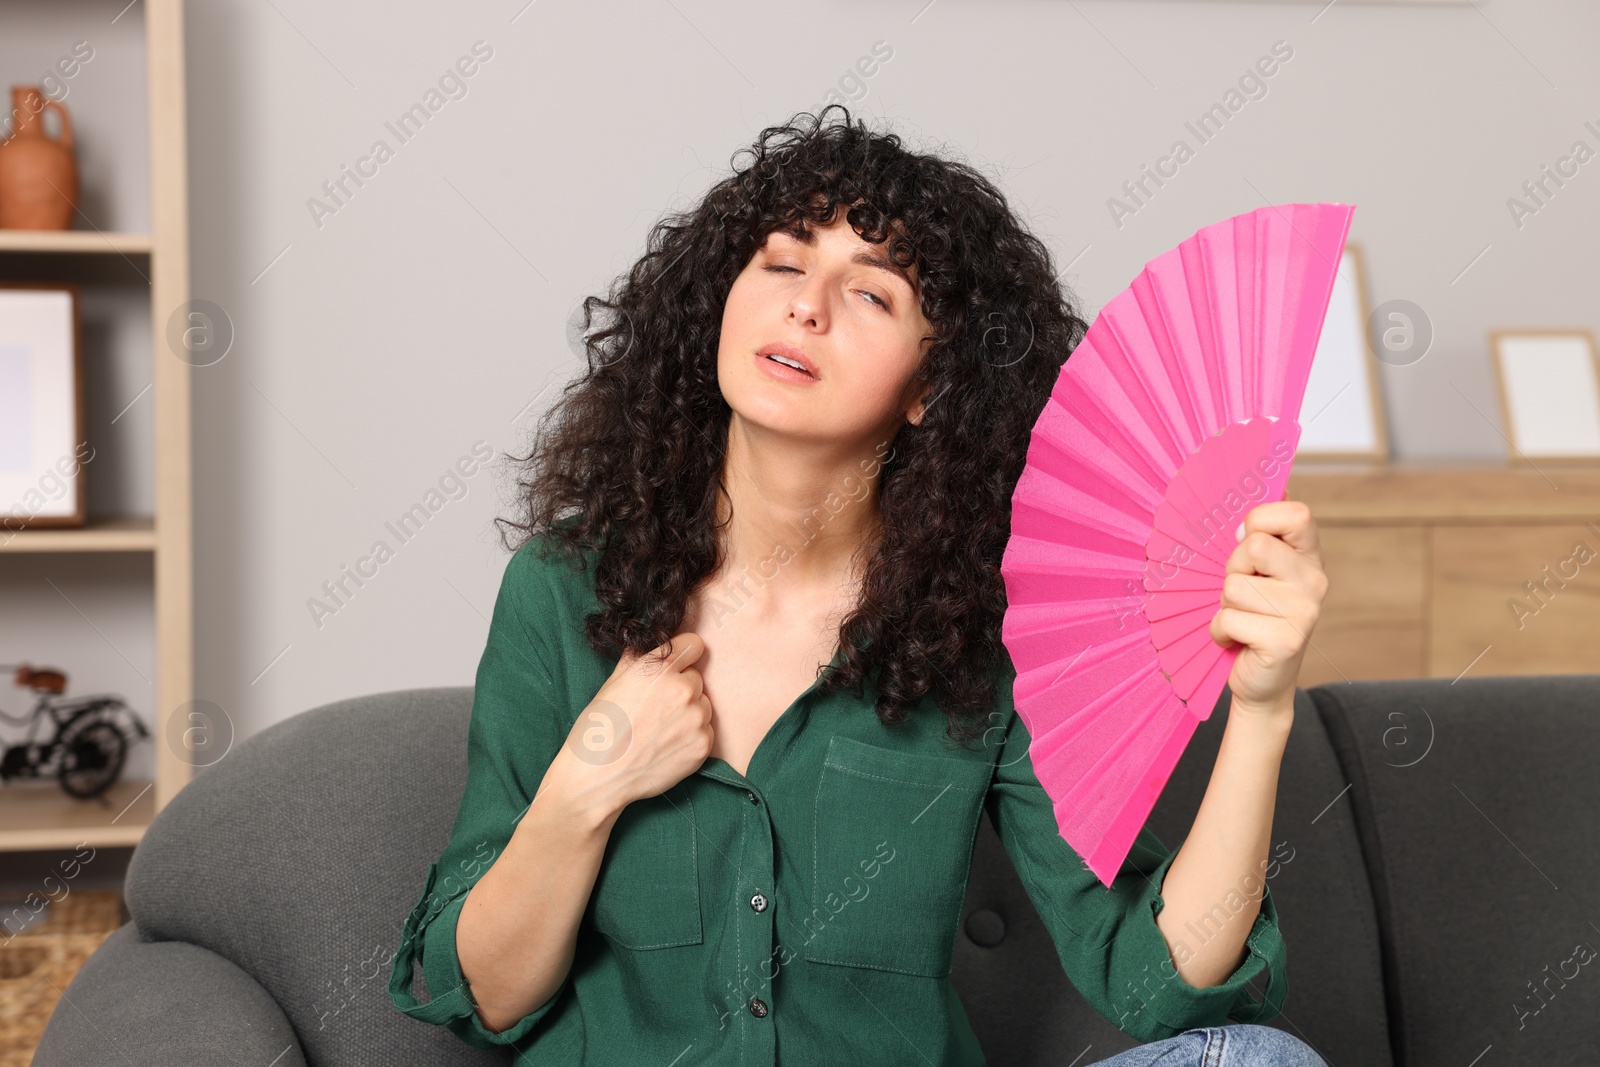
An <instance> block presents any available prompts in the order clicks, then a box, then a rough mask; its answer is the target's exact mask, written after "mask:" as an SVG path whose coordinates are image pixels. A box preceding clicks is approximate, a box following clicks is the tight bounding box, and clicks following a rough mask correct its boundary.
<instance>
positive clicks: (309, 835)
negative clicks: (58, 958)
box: [126, 686, 511, 1067]
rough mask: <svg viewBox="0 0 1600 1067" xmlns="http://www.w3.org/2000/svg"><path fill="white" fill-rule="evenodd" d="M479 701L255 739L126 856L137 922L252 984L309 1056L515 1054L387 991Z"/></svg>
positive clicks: (336, 720)
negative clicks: (224, 963)
mask: <svg viewBox="0 0 1600 1067" xmlns="http://www.w3.org/2000/svg"><path fill="white" fill-rule="evenodd" d="M471 710H472V687H471V686H456V687H448V688H436V689H414V690H406V691H398V692H391V693H377V694H372V695H368V696H362V697H357V698H353V699H350V700H342V701H338V702H336V703H333V704H327V705H324V706H322V707H319V708H314V709H312V710H310V711H307V712H304V713H302V714H300V715H296V716H294V717H293V718H290V719H286V720H284V721H282V722H279V723H276V724H274V725H272V726H270V727H268V728H267V729H265V730H262V731H261V732H260V733H258V734H255V735H253V736H251V737H249V738H247V739H246V740H245V741H243V742H242V743H241V744H239V745H237V746H236V747H235V748H234V749H233V750H232V751H231V752H229V753H228V754H227V755H225V756H224V757H223V758H222V759H221V760H219V761H218V762H217V763H216V764H214V765H212V766H210V767H206V768H204V769H202V770H200V771H199V772H198V773H197V774H196V775H195V777H194V779H193V780H192V781H191V782H190V783H189V784H188V785H187V786H185V787H184V789H183V790H182V791H181V792H179V794H178V796H177V797H176V798H174V799H173V801H172V802H171V803H169V804H168V805H167V806H166V807H165V808H163V809H162V810H161V812H160V813H159V814H158V815H157V816H156V818H155V821H154V822H153V823H152V825H151V827H150V829H149V830H148V831H147V832H146V833H145V836H144V840H143V841H142V842H141V843H140V845H139V848H138V849H137V850H136V851H135V852H134V855H133V859H132V861H131V862H130V864H129V866H128V877H127V887H126V898H127V903H128V910H129V912H130V914H131V915H132V916H133V920H134V921H135V922H136V923H137V924H138V926H139V928H140V930H141V931H142V933H143V934H144V936H145V937H146V938H147V939H150V940H156V941H187V942H190V943H191V944H194V945H198V946H201V947H203V948H206V949H209V950H210V951H211V952H213V953H215V954H217V955H218V956H221V957H222V958H223V959H225V960H228V961H230V962H231V963H233V964H234V965H236V966H237V967H238V968H239V969H241V970H243V971H244V972H245V973H247V974H249V975H250V976H251V977H253V978H254V979H255V980H256V981H257V982H258V983H260V985H261V986H262V987H264V988H265V989H266V990H267V992H268V993H270V994H271V995H272V997H273V999H275V1000H276V1001H277V1002H278V1004H279V1006H280V1007H281V1008H282V1009H283V1014H284V1015H285V1016H287V1017H288V1019H289V1022H290V1023H291V1024H292V1025H293V1026H294V1030H295V1033H296V1034H297V1035H298V1036H299V1038H300V1043H301V1046H302V1047H303V1049H304V1051H305V1058H306V1062H307V1063H309V1064H311V1065H312V1067H317V1065H319V1064H355V1063H427V1064H437V1065H445V1064H462V1065H465V1064H486V1063H509V1062H510V1060H511V1052H510V1050H509V1049H492V1050H482V1049H475V1048H472V1047H470V1046H468V1045H466V1044H463V1043H462V1042H461V1041H460V1040H459V1039H458V1038H457V1037H456V1036H455V1035H454V1034H452V1033H450V1032H449V1031H448V1030H445V1029H443V1028H442V1027H438V1026H430V1025H428V1024H426V1023H421V1022H418V1021H416V1020H415V1019H408V1018H406V1017H405V1016H404V1015H403V1014H401V1012H400V1011H399V1010H398V1009H396V1008H395V1006H394V1003H393V1001H391V1000H390V999H389V993H388V980H389V970H390V961H392V960H393V958H394V953H395V950H396V948H397V947H398V945H399V941H400V929H401V925H402V924H403V923H404V921H405V918H406V916H407V915H408V914H409V913H410V911H411V908H412V906H413V905H414V904H415V903H416V900H417V897H418V896H419V895H420V894H421V892H422V883H423V880H424V876H425V875H426V874H427V871H428V865H429V864H430V863H432V862H433V861H434V860H435V859H436V858H438V855H439V852H440V851H441V850H442V849H443V848H444V844H445V842H446V841H447V840H448V839H449V836H450V825H451V823H452V821H453V820H454V818H455V813H456V808H457V806H458V805H459V803H460V800H461V790H462V788H463V785H464V783H465V782H466V776H467V767H466V759H467V724H468V722H469V720H470V718H471ZM261 1062H263V1063H265V1062H266V1061H265V1060H263V1061H261Z"/></svg>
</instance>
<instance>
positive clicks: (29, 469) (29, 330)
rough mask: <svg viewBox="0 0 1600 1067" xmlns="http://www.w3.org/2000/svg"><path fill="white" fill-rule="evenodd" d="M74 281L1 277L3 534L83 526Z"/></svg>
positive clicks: (77, 297)
mask: <svg viewBox="0 0 1600 1067" xmlns="http://www.w3.org/2000/svg"><path fill="white" fill-rule="evenodd" d="M80 303H81V297H80V293H79V287H78V286H77V285H74V284H71V283H36V282H0V534H3V535H4V536H6V537H10V536H11V535H13V534H15V533H18V532H20V531H22V530H25V529H28V528H32V527H71V526H82V525H84V522H85V507H84V502H85V497H84V477H83V461H84V455H83V447H84V434H83V346H82V330H81V326H80V315H79V308H80Z"/></svg>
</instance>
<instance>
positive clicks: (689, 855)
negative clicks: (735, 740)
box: [592, 789, 702, 949]
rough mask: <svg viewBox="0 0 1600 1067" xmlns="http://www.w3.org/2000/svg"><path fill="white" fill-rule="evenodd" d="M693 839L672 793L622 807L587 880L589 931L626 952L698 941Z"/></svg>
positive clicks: (683, 801) (684, 809)
mask: <svg viewBox="0 0 1600 1067" xmlns="http://www.w3.org/2000/svg"><path fill="white" fill-rule="evenodd" d="M674 793H679V795H677V796H674V795H673V794H674ZM698 836H699V835H698V834H696V833H695V824H694V807H693V805H692V804H691V803H690V801H689V799H688V797H686V796H683V795H682V794H681V791H680V790H677V789H672V790H668V791H667V792H666V793H663V794H662V795H660V796H654V797H645V798H643V799H641V800H635V801H634V802H633V803H631V804H629V805H628V806H627V807H625V808H623V809H622V814H621V815H619V816H617V821H616V822H615V823H613V824H612V826H611V837H610V839H609V840H608V841H607V843H606V855H605V859H604V860H603V861H602V863H601V865H600V871H599V873H598V874H597V876H596V879H595V888H594V892H593V900H592V903H593V907H594V926H595V929H596V930H598V931H600V932H601V933H602V934H604V935H605V936H606V937H608V938H610V939H611V940H612V941H614V942H616V943H617V944H618V945H621V946H622V947H623V948H629V949H655V948H671V947H673V946H675V945H698V944H700V941H701V937H702V931H701V927H700V870H699V866H698V848H697V845H698V842H697V840H696V839H697V837H698Z"/></svg>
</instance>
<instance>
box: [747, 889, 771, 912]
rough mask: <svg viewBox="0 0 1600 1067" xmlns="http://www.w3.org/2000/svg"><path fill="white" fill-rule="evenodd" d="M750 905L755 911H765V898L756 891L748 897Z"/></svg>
mask: <svg viewBox="0 0 1600 1067" xmlns="http://www.w3.org/2000/svg"><path fill="white" fill-rule="evenodd" d="M750 906H751V907H752V908H754V909H755V910H756V911H766V910H767V898H766V897H764V896H762V895H761V894H760V893H757V894H756V895H755V896H753V897H751V898H750Z"/></svg>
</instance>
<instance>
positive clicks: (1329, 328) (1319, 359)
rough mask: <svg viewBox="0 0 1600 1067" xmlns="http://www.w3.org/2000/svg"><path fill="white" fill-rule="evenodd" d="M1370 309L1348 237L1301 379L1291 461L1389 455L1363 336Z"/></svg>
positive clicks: (1374, 369)
mask: <svg viewBox="0 0 1600 1067" xmlns="http://www.w3.org/2000/svg"><path fill="white" fill-rule="evenodd" d="M1369 314H1370V309H1369V305H1368V303H1367V282H1366V268H1365V264H1364V262H1363V258H1362V251H1361V247H1360V246H1359V245H1358V244H1356V243H1355V242H1349V243H1347V244H1346V245H1345V246H1344V252H1343V254H1342V255H1341V256H1340V260H1339V270H1338V272H1337V274H1335V276H1334V282H1333V293H1332V294H1331V296H1330V297H1329V299H1328V313H1327V316H1326V317H1325V318H1324V319H1323V323H1322V334H1321V335H1320V336H1319V337H1318V338H1317V350H1316V354H1315V355H1314V356H1313V357H1312V361H1311V373H1310V375H1309V376H1308V377H1307V379H1306V391H1305V397H1304V399H1303V401H1302V402H1301V405H1300V444H1299V446H1298V447H1297V448H1296V450H1295V459H1296V462H1298V461H1300V460H1310V461H1313V462H1322V461H1326V462H1353V463H1373V464H1383V463H1387V462H1388V461H1389V435H1388V430H1387V417H1386V414H1385V411H1384V404H1383V389H1382V385H1381V383H1380V381H1379V377H1378V357H1377V356H1376V354H1374V353H1373V351H1372V347H1371V345H1370V344H1369V343H1368V341H1367V316H1368V315H1369Z"/></svg>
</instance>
